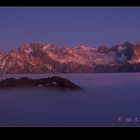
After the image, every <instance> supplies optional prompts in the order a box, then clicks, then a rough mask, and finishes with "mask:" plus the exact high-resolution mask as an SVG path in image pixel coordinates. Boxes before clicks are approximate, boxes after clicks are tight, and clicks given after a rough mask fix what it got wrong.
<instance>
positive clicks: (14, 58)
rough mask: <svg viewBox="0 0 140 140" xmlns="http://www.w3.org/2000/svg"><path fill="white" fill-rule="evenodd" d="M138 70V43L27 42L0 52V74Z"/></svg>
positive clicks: (139, 61)
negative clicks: (90, 45) (91, 45)
mask: <svg viewBox="0 0 140 140" xmlns="http://www.w3.org/2000/svg"><path fill="white" fill-rule="evenodd" d="M104 72H140V43H136V44H133V43H131V42H130V41H126V42H124V43H122V44H116V45H114V46H112V47H111V48H109V47H106V46H100V47H98V48H96V47H89V46H87V45H79V46H78V47H73V48H69V47H59V46H56V45H54V44H39V43H29V44H24V45H22V46H20V47H19V48H18V49H13V50H10V51H0V73H1V74H25V73H26V74H41V73H104Z"/></svg>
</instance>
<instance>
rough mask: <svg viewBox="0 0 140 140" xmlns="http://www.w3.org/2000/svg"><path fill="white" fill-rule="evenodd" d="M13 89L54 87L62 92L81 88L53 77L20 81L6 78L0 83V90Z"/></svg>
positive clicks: (22, 79)
mask: <svg viewBox="0 0 140 140" xmlns="http://www.w3.org/2000/svg"><path fill="white" fill-rule="evenodd" d="M14 87H47V88H48V87H55V88H59V89H62V90H65V89H69V90H80V89H81V87H79V86H78V85H76V84H74V83H72V82H71V81H70V80H68V79H65V78H62V77H59V76H54V77H48V78H41V79H31V78H28V77H21V78H20V79H15V78H7V79H5V80H2V81H0V89H4V88H14Z"/></svg>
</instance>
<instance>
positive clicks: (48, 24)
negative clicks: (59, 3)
mask: <svg viewBox="0 0 140 140" xmlns="http://www.w3.org/2000/svg"><path fill="white" fill-rule="evenodd" d="M0 17H1V19H0V20H1V23H0V30H1V32H0V49H1V50H10V49H13V48H14V49H17V48H18V47H19V46H21V45H22V44H25V43H33V42H37V43H52V44H56V45H58V46H62V47H75V46H78V45H80V44H86V45H88V46H90V47H99V46H101V45H105V46H107V47H111V46H113V45H115V44H117V43H123V42H124V41H131V42H133V43H135V42H139V41H140V38H139V36H140V29H139V25H140V8H138V7H134V8H132V7H131V8H130V7H57V8H56V7H1V8H0Z"/></svg>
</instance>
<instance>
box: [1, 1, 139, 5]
mask: <svg viewBox="0 0 140 140" xmlns="http://www.w3.org/2000/svg"><path fill="white" fill-rule="evenodd" d="M3 6H4V7H7V6H8V7H11V6H12V7H13V6H18V7H20V6H21V7H30V6H31V7H32V6H33V7H34V6H35V7H38V6H39V7H40V6H41V7H42V6H43V7H60V6H64V7H77V6H78V7H79V6H80V7H81V6H82V7H85V6H86V7H87V6H88V7H106V6H107V7H108V6H109V7H110V6H111V7H122V6H123V7H132V6H137V7H140V1H139V0H133V1H132V0H131V1H130V0H7V1H5V0H1V1H0V7H3Z"/></svg>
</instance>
